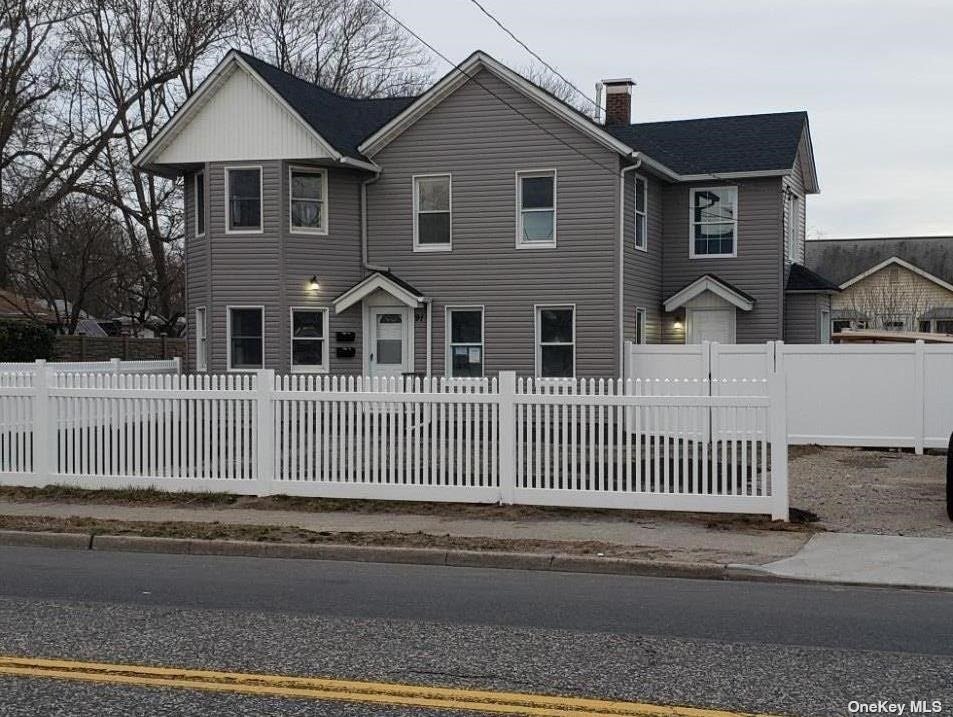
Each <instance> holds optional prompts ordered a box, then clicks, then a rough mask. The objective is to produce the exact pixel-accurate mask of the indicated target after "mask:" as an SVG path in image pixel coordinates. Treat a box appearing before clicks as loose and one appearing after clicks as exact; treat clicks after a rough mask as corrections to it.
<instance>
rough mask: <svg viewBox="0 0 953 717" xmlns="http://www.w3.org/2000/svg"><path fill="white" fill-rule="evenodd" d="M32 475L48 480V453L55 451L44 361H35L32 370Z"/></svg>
mask: <svg viewBox="0 0 953 717" xmlns="http://www.w3.org/2000/svg"><path fill="white" fill-rule="evenodd" d="M33 390H34V392H35V393H34V399H33V400H34V403H33V475H34V476H35V477H37V478H39V479H41V480H48V479H49V478H50V476H51V474H52V471H51V470H50V465H51V462H50V451H51V450H55V449H54V444H55V443H56V442H55V441H51V440H50V438H51V431H50V423H51V420H50V418H51V416H50V371H49V367H48V366H47V365H46V361H45V360H44V359H37V361H36V366H35V368H34V369H33Z"/></svg>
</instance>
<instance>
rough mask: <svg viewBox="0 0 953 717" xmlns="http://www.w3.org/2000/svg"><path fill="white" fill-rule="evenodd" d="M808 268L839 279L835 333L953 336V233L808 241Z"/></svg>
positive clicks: (834, 302) (834, 303) (835, 304)
mask: <svg viewBox="0 0 953 717" xmlns="http://www.w3.org/2000/svg"><path fill="white" fill-rule="evenodd" d="M806 262H807V264H808V266H810V267H812V268H814V269H815V270H816V271H819V272H822V273H823V274H824V275H825V276H827V277H830V278H831V280H833V281H835V282H837V283H838V284H839V286H840V288H841V292H840V293H839V294H837V295H835V296H834V298H833V301H832V313H831V321H832V331H833V332H835V333H837V332H840V331H842V330H844V329H855V330H856V329H871V330H887V331H919V332H927V333H941V334H953V237H909V238H888V239H825V240H817V241H809V242H807V260H806Z"/></svg>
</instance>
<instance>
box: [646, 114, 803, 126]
mask: <svg viewBox="0 0 953 717" xmlns="http://www.w3.org/2000/svg"><path fill="white" fill-rule="evenodd" d="M796 115H801V116H803V117H804V118H805V119H806V118H807V116H808V112H807V110H786V111H784V112H750V113H748V114H741V115H713V116H709V117H686V118H684V119H673V120H654V121H652V122H632V123H630V124H629V125H628V126H629V127H645V126H646V125H650V124H675V123H677V122H708V121H711V120H730V119H751V118H754V117H785V116H796Z"/></svg>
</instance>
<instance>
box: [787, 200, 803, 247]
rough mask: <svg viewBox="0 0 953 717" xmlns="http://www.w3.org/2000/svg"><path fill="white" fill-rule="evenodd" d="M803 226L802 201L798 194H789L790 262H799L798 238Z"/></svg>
mask: <svg viewBox="0 0 953 717" xmlns="http://www.w3.org/2000/svg"><path fill="white" fill-rule="evenodd" d="M800 226H801V214H800V201H799V197H798V196H797V195H796V194H788V226H787V230H788V235H787V255H788V261H796V260H797V238H798V234H799V230H800Z"/></svg>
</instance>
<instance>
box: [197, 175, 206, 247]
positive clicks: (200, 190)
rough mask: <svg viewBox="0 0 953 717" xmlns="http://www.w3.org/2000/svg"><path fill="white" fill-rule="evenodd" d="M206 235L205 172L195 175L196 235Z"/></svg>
mask: <svg viewBox="0 0 953 717" xmlns="http://www.w3.org/2000/svg"><path fill="white" fill-rule="evenodd" d="M204 236H205V172H197V173H196V175H195V237H196V239H197V238H199V237H204Z"/></svg>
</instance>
